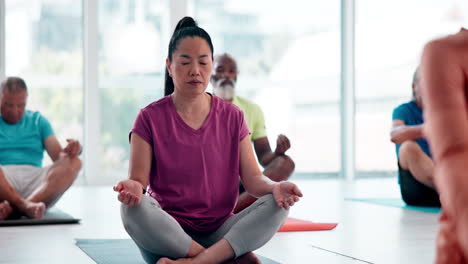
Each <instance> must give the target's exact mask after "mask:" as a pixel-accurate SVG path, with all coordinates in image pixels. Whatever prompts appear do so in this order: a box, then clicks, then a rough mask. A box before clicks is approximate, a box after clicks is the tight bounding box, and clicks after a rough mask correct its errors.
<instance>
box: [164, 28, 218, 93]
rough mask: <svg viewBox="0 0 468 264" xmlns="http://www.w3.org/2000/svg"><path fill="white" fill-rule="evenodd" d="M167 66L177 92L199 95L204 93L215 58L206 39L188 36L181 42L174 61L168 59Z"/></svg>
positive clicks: (173, 56) (173, 55)
mask: <svg viewBox="0 0 468 264" xmlns="http://www.w3.org/2000/svg"><path fill="white" fill-rule="evenodd" d="M166 67H167V70H168V71H169V74H170V75H171V76H172V80H173V81H174V87H175V88H174V90H175V91H176V92H177V93H183V94H187V95H197V94H201V93H204V92H205V90H206V87H207V86H208V82H209V81H210V74H211V70H212V67H213V58H212V55H211V50H210V47H209V46H208V43H207V42H206V40H204V39H202V38H200V37H186V38H184V39H182V40H181V41H180V42H179V45H178V47H177V49H176V50H175V52H174V53H173V54H172V61H170V60H169V59H166Z"/></svg>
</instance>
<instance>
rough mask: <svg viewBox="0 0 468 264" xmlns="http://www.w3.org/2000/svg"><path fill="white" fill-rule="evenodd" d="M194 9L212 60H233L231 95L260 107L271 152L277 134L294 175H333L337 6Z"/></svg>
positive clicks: (198, 1)
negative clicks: (287, 145) (223, 56)
mask: <svg viewBox="0 0 468 264" xmlns="http://www.w3.org/2000/svg"><path fill="white" fill-rule="evenodd" d="M285 6H287V7H286V8H285ZM192 7H193V15H194V17H195V18H196V19H197V20H198V22H199V25H200V26H201V27H203V28H205V29H206V30H207V31H208V33H209V34H210V35H211V37H212V40H213V45H214V49H215V54H220V53H224V52H227V53H230V54H231V55H233V56H234V57H235V59H236V60H237V63H238V67H239V71H240V72H239V75H238V86H237V88H236V89H237V94H238V95H240V96H244V97H248V98H250V99H251V100H252V101H253V102H255V103H257V104H259V105H260V107H261V108H262V110H263V112H264V114H265V119H266V127H267V133H268V138H269V141H270V145H271V147H272V149H274V148H275V146H276V138H277V135H278V134H280V133H283V134H285V135H287V136H288V137H289V138H290V140H291V145H292V147H291V149H290V150H289V151H288V152H287V153H288V155H291V157H292V158H293V159H294V161H295V162H296V173H301V172H335V173H336V172H338V171H339V167H340V114H339V99H340V96H339V87H340V86H339V85H340V77H339V76H340V75H339V71H340V1H309V0H303V1H294V3H291V4H285V3H284V2H282V1H265V0H264V1H247V0H231V1H222V0H219V1H212V0H193V1H192Z"/></svg>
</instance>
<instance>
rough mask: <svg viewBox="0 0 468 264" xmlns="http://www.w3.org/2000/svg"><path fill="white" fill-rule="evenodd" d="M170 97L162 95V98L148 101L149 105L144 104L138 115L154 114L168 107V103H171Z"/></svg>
mask: <svg viewBox="0 0 468 264" xmlns="http://www.w3.org/2000/svg"><path fill="white" fill-rule="evenodd" d="M170 100H171V97H170V96H164V97H163V98H161V99H159V100H157V101H154V102H152V103H150V104H149V105H147V106H145V107H144V108H142V109H141V110H140V114H139V115H151V116H153V115H155V114H157V113H160V112H161V111H163V110H165V109H167V108H168V107H169V104H170V103H171V101H170Z"/></svg>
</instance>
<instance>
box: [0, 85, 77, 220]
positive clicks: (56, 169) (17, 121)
mask: <svg viewBox="0 0 468 264" xmlns="http://www.w3.org/2000/svg"><path fill="white" fill-rule="evenodd" d="M27 97H28V91H27V86H26V83H25V82H24V80H23V79H21V78H19V77H8V78H7V79H6V80H5V81H4V82H2V83H1V85H0V220H3V219H6V218H8V217H9V216H10V215H11V214H12V212H14V211H16V212H17V213H19V214H21V215H25V216H27V217H30V218H41V217H42V216H43V215H44V213H45V210H46V208H47V207H50V206H52V205H53V204H55V202H57V200H58V199H59V198H60V197H61V196H62V194H63V193H64V192H65V191H66V190H67V189H68V187H70V186H71V184H72V183H73V181H74V180H75V178H76V175H77V174H78V172H79V170H80V169H81V161H80V159H79V158H78V155H79V153H80V152H81V145H80V143H79V142H78V141H76V140H72V139H68V140H67V141H68V144H67V146H66V147H65V148H62V146H61V145H60V143H59V142H58V140H57V138H56V137H55V135H54V131H53V129H52V126H51V125H50V123H49V121H48V120H47V119H46V118H45V117H43V116H42V115H41V114H40V113H39V112H33V111H30V110H26V102H27ZM44 150H46V151H47V154H48V155H49V156H50V158H51V159H52V161H53V164H52V165H50V166H46V167H42V159H43V156H44Z"/></svg>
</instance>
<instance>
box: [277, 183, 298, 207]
mask: <svg viewBox="0 0 468 264" xmlns="http://www.w3.org/2000/svg"><path fill="white" fill-rule="evenodd" d="M273 197H275V201H276V204H278V206H279V207H281V208H284V209H286V210H288V209H289V207H291V206H293V205H294V203H296V202H297V201H299V197H302V192H301V190H299V188H298V187H297V186H296V184H294V183H292V182H287V181H285V182H281V183H277V184H275V186H274V187H273Z"/></svg>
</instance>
